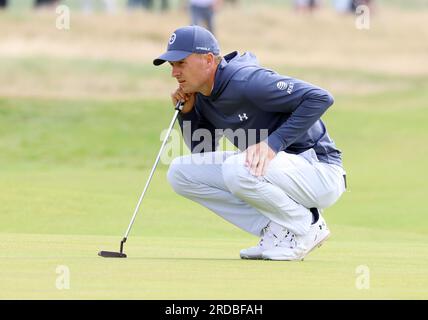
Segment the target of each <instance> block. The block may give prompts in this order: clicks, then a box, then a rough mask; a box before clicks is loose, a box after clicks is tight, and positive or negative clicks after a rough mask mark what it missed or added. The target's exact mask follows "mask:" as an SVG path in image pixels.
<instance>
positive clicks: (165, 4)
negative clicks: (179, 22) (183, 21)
mask: <svg viewBox="0 0 428 320" xmlns="http://www.w3.org/2000/svg"><path fill="white" fill-rule="evenodd" d="M168 9H169V3H168V0H161V11H166V10H168Z"/></svg>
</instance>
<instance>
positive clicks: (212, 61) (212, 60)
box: [206, 52, 215, 66]
mask: <svg viewBox="0 0 428 320" xmlns="http://www.w3.org/2000/svg"><path fill="white" fill-rule="evenodd" d="M206 57H207V64H208V65H209V66H212V65H213V64H215V56H214V54H212V53H211V52H209V53H207V55H206Z"/></svg>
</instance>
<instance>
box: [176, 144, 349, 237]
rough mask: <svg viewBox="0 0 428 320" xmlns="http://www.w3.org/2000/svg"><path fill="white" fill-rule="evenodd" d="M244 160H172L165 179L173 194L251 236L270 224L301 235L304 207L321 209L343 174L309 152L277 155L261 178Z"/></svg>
mask: <svg viewBox="0 0 428 320" xmlns="http://www.w3.org/2000/svg"><path fill="white" fill-rule="evenodd" d="M244 162H245V153H237V152H233V151H218V152H208V153H201V154H192V155H188V156H182V157H178V158H176V159H174V160H173V161H172V163H171V165H170V167H169V170H168V181H169V183H170V184H171V186H172V187H173V189H174V190H175V191H176V192H177V193H178V194H180V195H182V196H184V197H186V198H188V199H190V200H193V201H195V202H197V203H199V204H201V205H202V206H204V207H206V208H208V209H210V210H211V211H213V212H215V213H216V214H218V215H219V216H221V217H222V218H224V219H226V220H227V221H229V222H231V223H233V224H234V225H236V226H237V227H239V228H241V229H243V230H245V231H247V232H249V233H252V234H254V235H257V236H260V234H261V230H262V229H263V228H264V227H265V226H266V225H267V224H268V223H269V222H270V221H274V222H276V223H278V224H280V225H282V226H284V227H285V228H287V229H288V230H290V231H292V232H294V233H295V234H297V235H303V234H306V233H307V232H308V231H309V228H310V225H311V223H312V213H311V212H310V211H309V208H319V209H324V208H327V207H329V206H331V205H332V204H334V203H335V202H336V201H337V200H338V199H339V197H340V196H341V195H342V193H343V192H344V191H345V183H344V179H343V174H344V173H345V172H344V170H343V169H342V168H341V167H340V166H336V165H330V164H326V163H322V162H319V161H318V159H317V157H316V154H315V152H314V151H313V150H312V149H310V150H308V151H306V152H304V153H302V154H299V155H294V154H289V153H285V152H284V151H282V152H279V153H278V154H277V155H276V157H275V158H274V159H273V160H272V161H271V162H270V163H269V166H268V168H267V170H266V174H265V175H264V176H262V177H255V176H253V175H252V174H251V173H250V172H249V169H248V168H247V167H245V165H244Z"/></svg>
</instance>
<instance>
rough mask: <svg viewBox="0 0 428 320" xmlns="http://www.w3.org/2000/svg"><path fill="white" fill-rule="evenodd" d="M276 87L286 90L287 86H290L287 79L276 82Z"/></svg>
mask: <svg viewBox="0 0 428 320" xmlns="http://www.w3.org/2000/svg"><path fill="white" fill-rule="evenodd" d="M276 87H277V88H278V89H279V90H281V91H282V90H285V89H287V87H288V84H287V82H285V81H279V82H278V83H277V84H276Z"/></svg>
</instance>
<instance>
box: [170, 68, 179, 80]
mask: <svg viewBox="0 0 428 320" xmlns="http://www.w3.org/2000/svg"><path fill="white" fill-rule="evenodd" d="M179 74H180V72H179V71H178V68H177V67H175V66H172V70H171V76H172V77H173V78H177V77H178V75H179Z"/></svg>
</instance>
